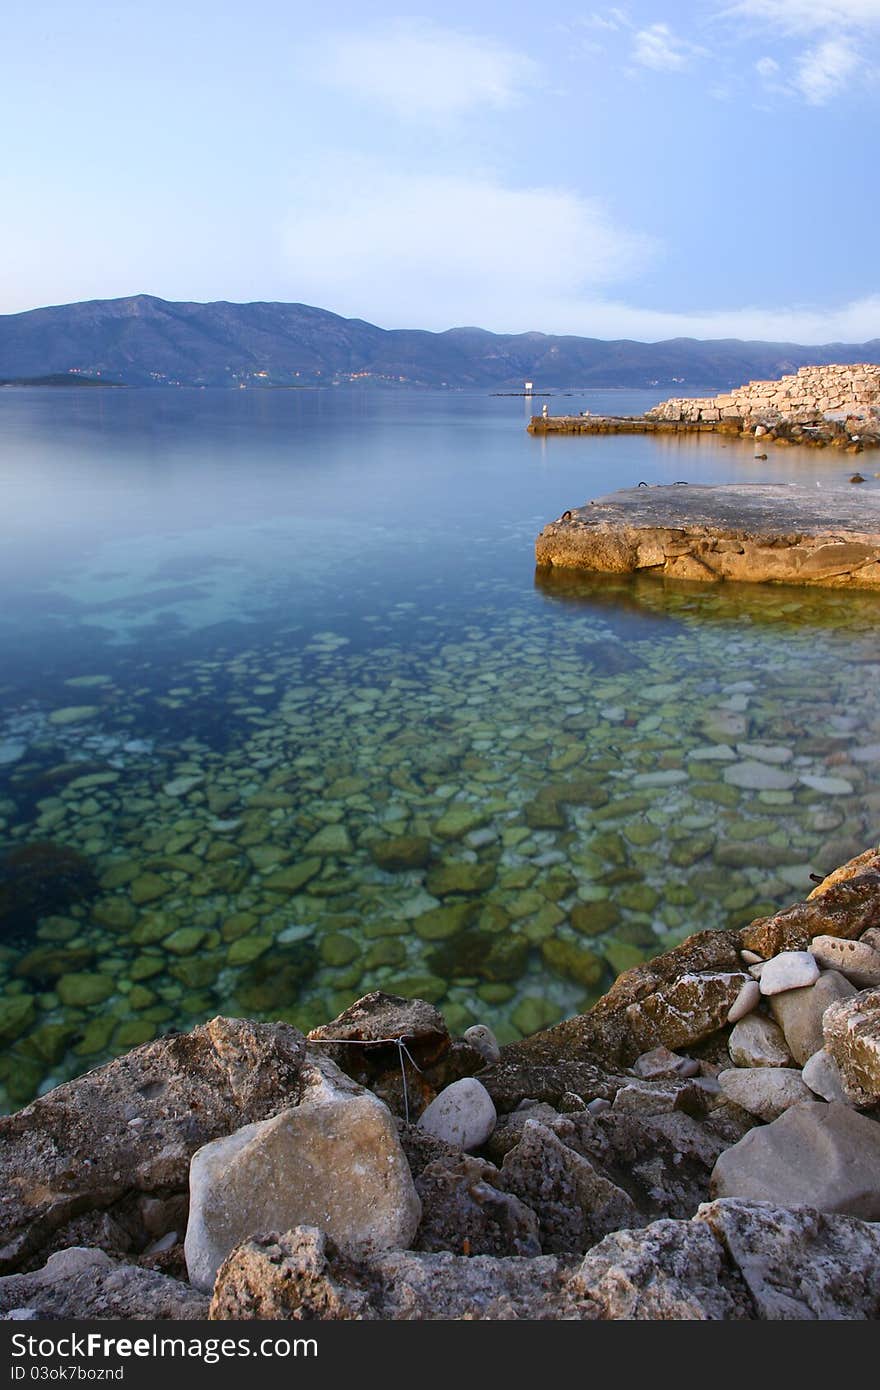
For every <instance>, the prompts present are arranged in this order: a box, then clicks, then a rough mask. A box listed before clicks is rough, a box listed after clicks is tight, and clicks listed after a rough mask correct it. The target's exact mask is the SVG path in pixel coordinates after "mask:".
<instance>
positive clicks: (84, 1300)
mask: <svg viewBox="0 0 880 1390" xmlns="http://www.w3.org/2000/svg"><path fill="white" fill-rule="evenodd" d="M13 1313H14V1314H16V1316H18V1317H24V1316H28V1317H33V1318H137V1319H144V1318H147V1319H153V1318H173V1319H181V1318H205V1317H207V1314H208V1300H207V1299H206V1298H204V1297H203V1296H202V1295H201V1294H198V1293H196V1291H195V1289H191V1288H190V1287H189V1285H188V1284H183V1283H181V1281H180V1280H179V1279H169V1278H167V1277H166V1276H165V1275H164V1274H157V1273H156V1272H155V1271H154V1270H151V1269H141V1268H140V1267H139V1266H138V1265H130V1264H120V1263H119V1261H117V1260H113V1259H111V1258H110V1256H109V1255H107V1254H105V1253H104V1251H103V1250H86V1249H82V1248H79V1247H73V1248H72V1249H70V1250H59V1251H58V1252H57V1253H56V1254H54V1255H52V1256H50V1258H49V1259H48V1260H47V1262H46V1264H45V1265H44V1266H43V1268H42V1269H38V1270H35V1271H34V1273H33V1274H10V1275H7V1276H6V1278H5V1279H0V1317H9V1315H10V1314H13Z"/></svg>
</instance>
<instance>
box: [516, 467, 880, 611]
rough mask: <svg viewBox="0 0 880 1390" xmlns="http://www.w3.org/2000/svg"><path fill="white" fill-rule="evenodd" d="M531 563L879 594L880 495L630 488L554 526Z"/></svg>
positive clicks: (797, 489)
mask: <svg viewBox="0 0 880 1390" xmlns="http://www.w3.org/2000/svg"><path fill="white" fill-rule="evenodd" d="M535 559H536V561H537V563H538V565H539V566H555V567H558V568H563V569H580V570H594V571H599V572H603V573H606V574H627V573H634V572H635V571H637V570H638V571H653V572H656V573H658V574H662V575H664V576H667V577H669V578H674V579H697V580H702V581H706V582H718V581H721V580H745V581H751V582H753V583H768V582H769V583H780V584H822V585H830V586H834V587H855V588H875V587H877V588H880V488H876V487H861V486H858V485H855V484H850V485H849V486H848V487H846V488H839V487H835V488H825V487H822V488H819V487H815V486H809V487H808V486H806V485H804V484H800V483H779V484H773V483H766V484H765V483H762V484H755V483H730V484H724V485H719V486H703V485H699V484H690V483H683V484H674V485H670V486H657V487H635V488H624V489H622V490H621V491H620V492H614V493H610V494H609V495H608V496H606V497H598V498H596V499H595V500H594V501H592V502H588V503H587V504H586V506H584V507H578V508H576V509H573V510H572V511H570V512H565V513H563V515H562V516H561V517H560V518H559V519H558V520H557V521H552V522H550V523H549V525H547V526H545V527H544V530H543V531H542V532H541V534H540V536H539V537H538V539H537V541H536V543H535Z"/></svg>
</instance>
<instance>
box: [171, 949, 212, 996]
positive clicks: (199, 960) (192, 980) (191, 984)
mask: <svg viewBox="0 0 880 1390" xmlns="http://www.w3.org/2000/svg"><path fill="white" fill-rule="evenodd" d="M222 966H223V962H222V961H218V960H216V959H215V958H214V957H212V956H185V957H184V958H183V960H176V961H175V962H174V964H173V965H171V966H169V967H168V974H169V975H170V976H171V978H172V979H174V980H177V981H179V983H180V984H182V985H185V986H186V988H187V989H204V987H205V985H212V984H213V983H214V981H215V980H216V979H217V976H218V975H219V973H220V971H221V969H222Z"/></svg>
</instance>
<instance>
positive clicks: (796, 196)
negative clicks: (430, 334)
mask: <svg viewBox="0 0 880 1390" xmlns="http://www.w3.org/2000/svg"><path fill="white" fill-rule="evenodd" d="M0 45H2V48H0V64H2V68H0V72H2V80H0V122H2V129H3V131H4V135H5V139H4V151H3V159H2V161H0V313H15V312H18V311H20V310H25V309H31V308H35V307H38V306H41V305H46V304H60V303H69V302H72V301H77V300H84V299H97V298H113V297H116V296H122V295H129V294H138V293H147V294H155V295H159V296H161V297H162V298H165V299H177V300H216V299H227V300H233V301H248V300H284V301H296V302H300V303H306V304H315V305H319V306H320V307H322V308H326V309H331V310H333V311H334V312H336V313H339V314H342V315H344V316H346V317H356V318H364V319H367V320H369V321H370V322H372V323H377V324H379V325H381V326H382V327H384V328H428V329H435V330H442V329H446V328H451V327H454V326H461V325H477V326H480V327H483V328H489V329H492V330H494V331H496V332H524V331H531V330H537V331H542V332H547V333H575V334H582V335H586V336H590V337H599V338H618V337H626V338H638V339H643V340H651V341H654V340H657V339H661V338H670V337H677V336H694V337H701V338H718V337H742V338H765V339H774V340H787V341H796V342H803V343H824V342H835V341H836V342H862V341H865V340H867V339H870V338H874V337H877V336H880V271H878V255H877V249H878V220H880V217H878V214H880V193H878V178H877V135H878V115H880V61H878V60H880V0H728V2H727V3H725V0H675V3H674V4H673V3H672V0H637V2H635V3H631V4H626V5H621V6H597V7H595V8H592V7H591V6H590V5H589V4H586V5H580V4H577V3H570V2H569V0H541V3H540V4H526V3H524V0H498V2H497V3H495V2H494V0H490V2H488V3H480V0H467V3H459V0H449V2H448V3H446V4H444V5H442V6H441V5H440V4H437V3H431V4H421V5H420V4H418V0H414V3H413V4H412V5H410V4H408V3H407V2H406V0H401V3H400V4H397V3H384V0H371V3H370V4H369V5H366V6H365V5H364V4H363V3H362V0H359V2H358V3H348V0H334V3H333V4H332V5H324V6H318V5H315V4H314V3H309V4H305V3H300V0H262V3H261V5H260V6H259V7H255V6H244V5H242V4H241V3H240V0H237V3H234V4H233V3H231V0H150V4H149V5H145V4H123V5H120V4H119V3H118V0H114V3H112V4H111V3H106V0H92V3H88V0H86V3H85V4H82V5H71V4H70V0H63V3H61V2H60V0H29V2H28V3H22V0H7V4H6V6H5V7H4V24H3V28H2V32H0Z"/></svg>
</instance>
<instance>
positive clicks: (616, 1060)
mask: <svg viewBox="0 0 880 1390" xmlns="http://www.w3.org/2000/svg"><path fill="white" fill-rule="evenodd" d="M739 946H740V933H739V932H738V931H705V932H697V933H696V934H695V935H694V936H690V937H688V939H687V940H686V941H683V942H682V943H681V945H680V946H676V947H674V949H673V950H671V951H667V952H665V953H664V955H662V956H657V957H655V958H654V959H652V960H649V961H646V962H645V963H644V964H643V965H638V966H634V967H633V968H632V969H630V970H627V971H625V972H624V974H622V975H620V976H619V977H618V978H617V980H615V982H614V984H613V985H612V986H611V989H610V990H608V992H607V994H605V995H603V997H602V998H601V999H600V1000H599V1001H598V1003H597V1004H596V1005H595V1006H594V1007H593V1008H592V1009H591V1010H590V1012H589V1014H587V1015H585V1016H584V1017H582V1018H574V1019H567V1020H566V1021H565V1022H563V1023H560V1024H557V1026H556V1027H555V1028H552V1029H549V1030H548V1031H547V1032H546V1033H544V1034H539V1035H538V1038H537V1039H531V1038H530V1039H527V1040H526V1042H527V1043H533V1044H534V1051H538V1049H540V1050H541V1051H542V1052H545V1053H546V1051H547V1050H548V1049H549V1047H550V1046H551V1044H552V1046H553V1047H554V1050H555V1051H557V1052H558V1053H560V1054H562V1055H563V1056H567V1057H583V1056H584V1054H586V1055H587V1056H589V1057H592V1058H594V1059H595V1060H596V1061H598V1062H601V1064H602V1065H603V1066H604V1067H606V1068H607V1069H609V1070H611V1069H613V1068H614V1067H616V1066H620V1065H622V1064H629V1063H631V1062H633V1061H634V1060H635V1058H636V1057H638V1056H639V1054H640V1053H642V1052H646V1051H648V1050H649V1049H650V1048H652V1047H656V1046H657V1045H658V1044H663V1045H665V1046H666V1047H669V1048H672V1049H675V1048H677V1047H687V1046H689V1045H690V1044H691V1043H696V1042H699V1041H701V1040H702V1039H703V1038H705V1037H708V1036H709V1035H710V1034H711V1033H713V1032H714V1031H715V1030H716V1029H717V1028H719V1027H721V1025H722V1024H723V1023H724V1022H725V1019H726V1016H727V1013H728V1011H729V1009H730V1006H731V1005H732V1004H733V1003H734V1001H735V999H736V998H737V996H738V994H739V991H740V989H741V988H742V985H743V984H744V983H745V982H746V981H747V979H748V976H747V975H744V974H743V973H742V972H741V970H740V961H739ZM690 976H700V977H701V978H702V980H703V982H702V983H701V984H697V985H691V986H682V984H681V981H682V979H683V978H684V977H690ZM718 976H721V977H727V979H724V978H722V979H718V978H715V979H714V982H712V977H718ZM707 977H708V978H707ZM688 996H690V998H689V999H688ZM722 1002H723V1004H724V1007H723V1012H722ZM689 1005H690V1007H689ZM679 1008H683V1009H684V1010H685V1012H684V1013H680V1012H679ZM664 1020H665V1023H664ZM518 1046H520V1045H518ZM521 1046H522V1047H525V1046H526V1044H522V1045H521ZM508 1052H509V1049H508V1048H505V1049H504V1050H503V1053H502V1060H503V1059H504V1058H505V1057H506V1056H507V1055H508ZM487 1084H488V1083H487ZM570 1089H572V1090H575V1091H578V1087H577V1086H573V1087H571V1088H570ZM525 1094H528V1092H526V1093H525ZM596 1094H598V1093H596Z"/></svg>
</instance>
